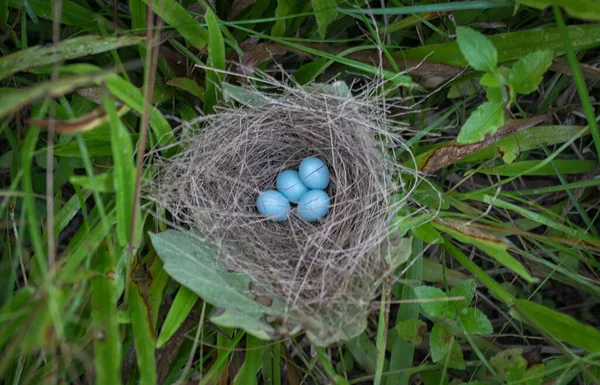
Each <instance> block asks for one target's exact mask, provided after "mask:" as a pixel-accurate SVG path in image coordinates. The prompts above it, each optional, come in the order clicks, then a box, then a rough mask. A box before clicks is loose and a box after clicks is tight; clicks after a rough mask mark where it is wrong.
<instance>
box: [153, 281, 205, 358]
mask: <svg viewBox="0 0 600 385" xmlns="http://www.w3.org/2000/svg"><path fill="white" fill-rule="evenodd" d="M196 301H198V296H197V295H196V294H195V293H194V292H192V291H190V290H189V289H188V288H186V287H185V286H181V287H180V288H179V290H178V291H177V295H176V296H175V299H174V300H173V304H172V305H171V308H170V309H169V312H168V313H167V318H165V322H164V323H163V325H162V327H161V329H160V334H159V335H158V339H157V340H156V348H157V349H160V348H161V347H163V346H164V344H166V343H167V341H168V340H169V339H170V338H171V337H172V336H173V334H175V332H176V331H177V329H179V327H180V326H181V324H182V323H183V321H185V319H186V317H187V316H188V314H190V312H191V311H192V308H193V307H194V305H195V304H196Z"/></svg>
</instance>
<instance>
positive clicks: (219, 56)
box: [203, 8, 225, 113]
mask: <svg viewBox="0 0 600 385" xmlns="http://www.w3.org/2000/svg"><path fill="white" fill-rule="evenodd" d="M204 17H205V20H206V24H207V26H208V49H209V54H208V55H209V56H208V64H209V67H210V68H211V69H207V70H206V95H205V96H204V107H203V110H204V113H210V112H212V111H213V106H214V105H215V104H216V103H217V102H218V100H219V98H220V95H221V83H222V82H223V73H222V72H219V71H223V70H224V69H225V41H224V40H223V35H222V34H221V27H220V26H219V19H218V18H217V15H215V13H214V12H213V11H212V9H210V8H208V9H207V10H206V15H205V16H204ZM213 69H214V70H213Z"/></svg>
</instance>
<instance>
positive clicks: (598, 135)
mask: <svg viewBox="0 0 600 385" xmlns="http://www.w3.org/2000/svg"><path fill="white" fill-rule="evenodd" d="M593 3H595V4H594V6H595V9H596V15H597V16H600V6H599V5H598V3H597V2H593ZM553 10H554V17H555V18H556V24H558V30H559V32H560V40H561V41H562V46H563V49H564V50H565V51H566V53H567V60H568V61H569V66H570V67H571V72H572V73H573V80H574V81H575V86H576V87H577V93H578V94H579V99H580V100H581V105H582V106H583V112H584V113H585V117H586V119H587V121H588V125H589V128H590V131H591V132H592V137H593V138H594V145H595V146H596V153H597V154H598V156H599V157H600V131H598V123H597V122H596V113H595V112H594V107H593V106H592V102H591V101H590V94H589V92H588V89H587V85H586V84H585V79H584V78H583V74H582V73H581V68H580V66H579V61H578V60H577V58H576V57H575V49H576V48H575V47H576V43H574V42H573V40H574V39H573V37H571V36H570V35H569V33H568V28H567V27H566V26H565V22H564V20H563V17H562V13H561V12H560V9H558V7H557V6H556V4H555V5H554V6H553ZM586 14H587V12H586Z"/></svg>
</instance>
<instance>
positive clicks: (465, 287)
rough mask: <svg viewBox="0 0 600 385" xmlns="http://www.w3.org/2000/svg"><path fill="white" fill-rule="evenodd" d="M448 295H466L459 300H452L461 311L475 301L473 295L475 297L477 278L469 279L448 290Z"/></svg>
mask: <svg viewBox="0 0 600 385" xmlns="http://www.w3.org/2000/svg"><path fill="white" fill-rule="evenodd" d="M448 297H465V298H464V299H461V300H459V301H453V302H452V304H453V305H454V307H455V308H456V310H457V311H461V310H463V309H465V308H467V307H469V305H470V304H471V302H472V301H473V297H475V280H474V279H467V280H465V281H462V282H461V283H459V284H458V285H456V286H454V287H453V288H452V289H450V291H449V292H448Z"/></svg>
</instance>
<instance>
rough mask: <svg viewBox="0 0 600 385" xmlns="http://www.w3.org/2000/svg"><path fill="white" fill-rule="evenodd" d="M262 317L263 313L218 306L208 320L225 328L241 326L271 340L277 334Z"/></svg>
mask: <svg viewBox="0 0 600 385" xmlns="http://www.w3.org/2000/svg"><path fill="white" fill-rule="evenodd" d="M264 318H265V317H264V316H263V315H261V314H258V313H250V312H246V311H243V310H238V309H231V308H223V309H221V308H218V309H217V310H216V311H215V312H213V314H212V315H211V316H210V321H211V322H212V323H214V324H216V325H219V326H222V327H226V328H242V329H244V330H245V331H246V332H247V333H248V334H251V335H253V336H255V337H258V338H260V339H262V340H272V339H274V338H275V337H276V336H277V333H276V330H275V329H274V328H273V327H272V326H271V325H269V324H268V323H267V322H266V321H265V319H264ZM240 325H243V326H240ZM296 332H297V331H293V332H291V333H290V334H291V335H293V334H295V333H296Z"/></svg>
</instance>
